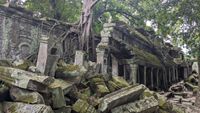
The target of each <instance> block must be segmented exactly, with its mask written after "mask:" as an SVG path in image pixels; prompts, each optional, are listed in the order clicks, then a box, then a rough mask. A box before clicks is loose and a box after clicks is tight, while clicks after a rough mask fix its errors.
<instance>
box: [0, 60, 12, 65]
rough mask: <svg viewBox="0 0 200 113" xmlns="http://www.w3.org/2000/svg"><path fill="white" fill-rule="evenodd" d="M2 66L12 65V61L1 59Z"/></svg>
mask: <svg viewBox="0 0 200 113" xmlns="http://www.w3.org/2000/svg"><path fill="white" fill-rule="evenodd" d="M0 66H5V67H12V62H11V61H9V60H0Z"/></svg>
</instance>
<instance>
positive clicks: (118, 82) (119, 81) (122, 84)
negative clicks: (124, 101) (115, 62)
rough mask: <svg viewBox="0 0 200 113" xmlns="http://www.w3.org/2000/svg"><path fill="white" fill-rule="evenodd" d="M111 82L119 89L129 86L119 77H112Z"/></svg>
mask: <svg viewBox="0 0 200 113" xmlns="http://www.w3.org/2000/svg"><path fill="white" fill-rule="evenodd" d="M112 81H113V82H114V83H115V84H116V85H117V86H118V87H120V88H124V87H128V86H129V84H128V82H127V81H126V80H124V79H123V78H122V77H119V76H112Z"/></svg>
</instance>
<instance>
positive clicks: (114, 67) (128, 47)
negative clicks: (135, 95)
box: [97, 23, 190, 89]
mask: <svg viewBox="0 0 200 113" xmlns="http://www.w3.org/2000/svg"><path fill="white" fill-rule="evenodd" d="M101 37H102V39H101V42H100V43H99V44H98V47H97V62H98V63H101V64H102V72H103V73H112V75H113V76H114V75H118V76H122V77H124V78H125V79H126V80H128V81H129V82H131V83H133V84H135V83H141V84H145V85H147V86H148V87H149V88H151V89H166V88H167V87H168V86H169V85H171V84H172V83H175V82H177V81H179V80H182V79H184V78H186V77H187V75H188V74H189V73H190V70H189V67H188V65H187V63H186V62H185V61H184V57H183V53H182V52H181V50H180V48H177V47H173V46H172V45H170V44H168V43H164V42H163V41H162V40H161V39H159V38H158V37H156V36H155V35H153V33H152V32H149V31H144V30H143V29H134V28H130V27H128V26H126V25H125V24H113V23H110V24H104V29H103V30H102V32H101Z"/></svg>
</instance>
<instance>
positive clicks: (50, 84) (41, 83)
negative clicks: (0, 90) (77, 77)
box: [0, 66, 72, 94]
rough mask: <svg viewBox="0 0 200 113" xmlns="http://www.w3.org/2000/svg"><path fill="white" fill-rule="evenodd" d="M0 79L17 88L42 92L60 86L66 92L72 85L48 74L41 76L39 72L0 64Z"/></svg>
mask: <svg viewBox="0 0 200 113" xmlns="http://www.w3.org/2000/svg"><path fill="white" fill-rule="evenodd" d="M0 80H2V81H3V82H5V83H7V84H10V85H13V86H17V87H19V88H23V89H29V90H33V91H38V92H42V93H48V90H49V89H55V88H57V87H61V88H62V90H63V92H64V94H66V93H67V92H68V91H69V90H70V88H71V86H72V83H69V82H66V81H64V80H61V79H54V78H52V77H49V76H41V74H36V73H32V72H28V71H24V70H20V69H15V68H10V67H2V66H0Z"/></svg>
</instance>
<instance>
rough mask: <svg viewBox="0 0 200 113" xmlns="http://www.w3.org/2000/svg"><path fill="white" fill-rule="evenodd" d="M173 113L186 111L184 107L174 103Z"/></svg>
mask: <svg viewBox="0 0 200 113" xmlns="http://www.w3.org/2000/svg"><path fill="white" fill-rule="evenodd" d="M171 113H185V111H184V110H183V109H182V108H180V107H178V106H176V105H173V108H172V111H171Z"/></svg>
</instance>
